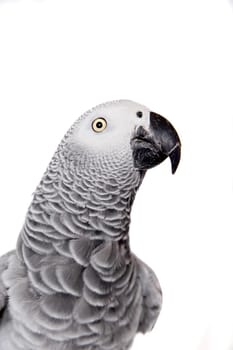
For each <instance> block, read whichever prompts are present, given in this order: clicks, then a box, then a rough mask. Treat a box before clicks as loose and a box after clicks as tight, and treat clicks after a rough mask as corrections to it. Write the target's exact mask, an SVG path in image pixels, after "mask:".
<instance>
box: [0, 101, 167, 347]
mask: <svg viewBox="0 0 233 350" xmlns="http://www.w3.org/2000/svg"><path fill="white" fill-rule="evenodd" d="M117 108H119V111H120V113H117V118H120V119H119V122H118V123H116V116H115V111H116V110H117ZM138 109H141V110H143V111H144V114H145V115H147V117H148V118H149V110H148V109H146V107H143V106H141V105H138V104H136V103H134V102H131V101H124V100H123V101H115V102H111V103H108V104H104V105H101V106H98V107H96V108H94V109H92V110H91V111H89V112H87V113H85V114H84V115H83V116H82V117H81V118H79V119H78V120H77V121H76V122H75V123H74V125H73V126H72V127H71V128H70V130H69V131H68V132H67V134H66V135H65V137H64V139H63V140H62V142H61V143H60V145H59V147H58V149H57V151H56V153H55V155H54V157H53V158H52V160H51V163H50V164H49V166H48V168H47V170H46V172H45V174H44V176H43V178H42V180H41V182H40V184H39V186H38V187H37V189H36V191H35V193H34V197H33V200H32V203H31V205H30V207H29V209H28V212H27V215H26V218H25V223H24V226H23V228H22V230H21V233H20V236H19V240H18V244H17V249H16V250H15V251H13V252H10V253H8V254H6V255H4V256H3V257H1V258H0V350H20V349H23V350H42V349H43V350H44V349H48V350H127V349H128V348H129V347H130V346H131V344H132V342H133V339H134V337H135V334H136V333H137V332H146V331H148V330H150V329H151V328H153V326H154V324H155V322H156V320H157V317H158V315H159V312H160V308H161V304H162V293H161V288H160V285H159V282H158V280H157V278H156V276H155V274H154V273H153V271H152V270H151V269H150V268H149V267H148V266H147V265H146V264H144V263H143V262H141V261H140V260H139V259H138V258H137V257H136V256H135V255H133V254H132V252H131V250H130V245H129V237H128V231H129V225H130V212H131V206H132V203H133V200H134V197H135V194H136V191H137V189H138V187H139V186H140V184H141V182H142V179H143V177H144V175H145V171H143V170H139V169H136V168H135V166H134V162H133V156H132V149H131V145H130V137H131V135H132V133H133V132H134V130H135V128H136V126H137V123H142V122H143V121H138V119H136V112H137V111H138ZM121 113H122V116H121ZM101 115H104V116H106V118H107V117H108V118H109V119H108V122H109V125H111V122H112V123H113V124H112V125H115V129H116V130H118V126H116V125H118V124H119V131H114V130H115V129H114V127H113V126H112V129H111V128H110V130H113V132H115V133H116V134H115V136H114V137H110V139H109V138H108V131H107V132H106V133H105V134H104V133H103V136H101V135H97V134H95V133H94V132H93V130H92V129H91V126H90V127H89V124H90V123H91V121H93V120H94V119H95V118H97V117H98V118H99V117H100V116H101ZM114 123H115V124H114ZM144 123H145V125H146V123H147V122H146V121H145V120H144ZM83 125H84V126H83ZM85 125H86V126H85ZM127 128H128V129H127ZM80 130H82V132H81V131H80ZM109 132H111V131H109ZM104 135H106V136H104ZM100 136H101V137H102V138H100ZM110 136H111V134H110ZM105 137H106V138H107V140H108V142H110V140H111V144H109V143H107V144H106V143H103V141H101V140H102V139H104V138H105ZM89 138H90V140H89ZM95 142H96V143H95ZM101 142H102V143H103V146H101ZM106 142H107V141H106ZM93 143H95V146H93ZM101 147H102V148H101Z"/></svg>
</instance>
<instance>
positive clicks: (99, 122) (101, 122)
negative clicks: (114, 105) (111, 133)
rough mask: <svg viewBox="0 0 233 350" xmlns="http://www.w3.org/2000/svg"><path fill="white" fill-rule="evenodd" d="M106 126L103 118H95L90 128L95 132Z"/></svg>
mask: <svg viewBox="0 0 233 350" xmlns="http://www.w3.org/2000/svg"><path fill="white" fill-rule="evenodd" d="M106 127H107V122H106V120H105V119H104V118H97V119H95V120H94V121H93V122H92V129H93V130H94V131H95V132H101V131H103V130H104V129H105V128H106Z"/></svg>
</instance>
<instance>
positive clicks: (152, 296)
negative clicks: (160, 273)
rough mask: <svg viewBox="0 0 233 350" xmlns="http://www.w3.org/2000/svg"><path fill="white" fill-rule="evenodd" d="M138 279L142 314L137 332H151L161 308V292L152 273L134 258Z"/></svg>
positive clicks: (146, 266) (145, 265)
mask: <svg viewBox="0 0 233 350" xmlns="http://www.w3.org/2000/svg"><path fill="white" fill-rule="evenodd" d="M136 260H137V266H138V277H139V281H140V284H141V290H142V313H141V319H140V323H139V327H138V332H141V333H146V332H148V331H151V330H152V329H153V327H154V325H155V323H156V321H157V318H158V316H159V314H160V310H161V307H162V291H161V287H160V284H159V281H158V278H157V277H156V275H155V273H154V271H153V270H152V269H151V268H150V267H149V266H148V265H147V264H145V263H144V262H143V261H141V260H140V259H139V258H136Z"/></svg>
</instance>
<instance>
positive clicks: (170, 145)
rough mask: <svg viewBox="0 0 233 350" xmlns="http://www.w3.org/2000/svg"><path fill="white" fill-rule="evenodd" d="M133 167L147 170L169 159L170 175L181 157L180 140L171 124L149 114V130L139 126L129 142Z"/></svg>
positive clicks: (157, 115) (158, 116) (156, 115)
mask: <svg viewBox="0 0 233 350" xmlns="http://www.w3.org/2000/svg"><path fill="white" fill-rule="evenodd" d="M131 147H132V150H133V159H134V166H135V167H136V168H138V169H142V170H147V169H150V168H153V167H154V166H156V165H158V164H160V163H162V162H163V161H164V160H165V159H166V158H167V157H169V158H170V161H171V167H172V174H174V173H175V171H176V169H177V167H178V165H179V162H180V156H181V142H180V138H179V136H178V134H177V132H176V130H175V128H174V127H173V126H172V124H171V123H170V122H169V121H168V120H167V119H165V118H164V117H162V116H161V115H159V114H157V113H154V112H150V127H149V130H146V129H144V127H143V126H139V127H138V128H137V130H136V131H135V134H134V135H133V137H132V140H131Z"/></svg>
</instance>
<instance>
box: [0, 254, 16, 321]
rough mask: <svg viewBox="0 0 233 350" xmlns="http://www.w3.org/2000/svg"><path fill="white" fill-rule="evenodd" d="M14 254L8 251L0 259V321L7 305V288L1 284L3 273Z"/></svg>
mask: <svg viewBox="0 0 233 350" xmlns="http://www.w3.org/2000/svg"><path fill="white" fill-rule="evenodd" d="M13 254H15V251H10V252H8V253H7V254H4V255H3V256H1V257H0V321H1V318H2V315H3V312H4V310H5V307H6V305H7V288H6V286H5V284H4V283H3V273H4V272H5V271H6V270H7V268H8V265H9V260H10V257H11V256H12V255H13Z"/></svg>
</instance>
